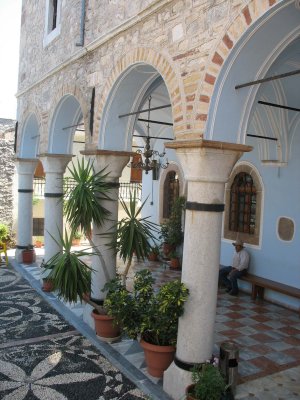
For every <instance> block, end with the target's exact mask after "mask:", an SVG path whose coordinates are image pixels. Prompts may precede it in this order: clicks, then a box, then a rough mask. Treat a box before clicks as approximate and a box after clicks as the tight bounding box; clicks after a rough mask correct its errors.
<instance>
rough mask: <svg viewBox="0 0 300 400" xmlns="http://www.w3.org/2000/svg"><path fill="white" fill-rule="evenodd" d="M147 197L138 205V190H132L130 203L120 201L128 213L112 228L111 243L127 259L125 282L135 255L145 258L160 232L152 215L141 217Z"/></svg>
mask: <svg viewBox="0 0 300 400" xmlns="http://www.w3.org/2000/svg"><path fill="white" fill-rule="evenodd" d="M146 201H147V199H146V200H145V201H144V202H143V203H142V204H141V205H140V206H138V202H137V198H136V192H135V191H134V192H133V194H132V192H130V198H129V205H128V206H127V204H126V203H125V201H124V200H123V199H120V203H121V205H122V207H123V209H124V211H125V213H126V217H124V218H122V219H121V220H120V221H118V222H117V224H116V225H114V226H113V228H112V234H113V240H112V242H111V243H110V246H111V248H113V249H116V251H117V252H118V253H119V255H120V257H121V258H122V260H123V261H124V262H126V261H127V264H126V267H125V271H124V273H123V282H124V283H125V279H126V277H127V274H128V271H129V269H130V266H131V263H132V258H133V255H134V254H135V255H136V257H137V260H138V261H141V260H145V259H146V258H147V257H148V255H149V253H150V252H151V250H152V246H153V242H155V240H156V237H155V235H154V233H155V232H159V229H158V225H157V224H155V223H154V222H151V221H149V218H150V217H141V216H140V214H141V211H142V209H143V207H144V205H145V203H146Z"/></svg>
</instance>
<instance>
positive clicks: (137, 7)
mask: <svg viewBox="0 0 300 400" xmlns="http://www.w3.org/2000/svg"><path fill="white" fill-rule="evenodd" d="M278 2H280V0H277V1H276V0H248V1H245V0H214V1H212V0H153V1H150V0H144V1H140V0H134V1H130V2H128V1H127V0H110V1H108V2H103V1H96V0H87V3H86V4H87V6H86V27H85V47H84V48H81V47H76V42H77V41H78V38H79V32H80V29H79V25H80V4H81V1H80V0H68V1H67V2H66V1H62V5H63V10H62V31H61V35H60V36H59V37H57V38H56V39H55V40H54V41H53V42H51V43H50V44H49V45H48V46H47V47H46V48H43V35H44V19H45V2H42V1H39V2H37V1H35V0H24V1H23V15H22V31H21V50H20V53H21V57H20V74H19V94H18V97H19V118H18V119H19V120H20V129H21V130H22V123H24V120H25V118H26V115H28V114H29V113H30V112H34V111H35V110H37V114H38V115H37V118H38V119H39V120H40V121H41V133H42V135H41V140H40V144H41V147H40V151H41V152H43V151H46V149H47V134H48V131H49V118H51V115H52V113H53V110H54V109H55V107H56V105H57V103H58V101H59V100H60V99H61V97H62V96H63V95H64V94H68V93H71V94H74V95H76V97H77V98H78V99H79V101H80V102H81V104H82V106H83V110H84V119H85V120H86V122H88V110H89V103H90V98H91V88H92V87H95V88H96V99H95V119H96V120H97V125H96V129H97V128H98V127H99V122H100V120H101V113H102V110H103V106H104V104H105V100H106V99H107V95H108V93H109V90H110V89H111V87H112V85H113V82H114V81H115V79H116V77H117V76H118V74H120V73H121V72H123V71H124V70H125V69H126V67H127V66H129V65H132V64H133V63H135V62H139V61H141V60H142V61H144V62H148V63H149V64H151V65H153V66H154V67H155V68H157V69H158V70H159V72H161V74H162V76H163V78H164V80H165V81H166V85H167V87H168V90H169V93H170V97H171V99H170V100H171V102H172V106H173V107H172V112H173V121H174V130H175V134H176V136H177V137H178V135H180V136H181V137H182V138H183V137H187V138H191V139H192V138H199V137H201V136H202V134H203V132H204V129H205V124H206V120H207V115H208V112H209V106H210V99H211V96H212V93H213V89H214V84H215V82H216V79H217V76H218V73H219V71H220V69H221V67H222V65H223V63H224V61H225V60H226V57H227V56H228V54H229V53H230V51H231V49H232V48H233V46H234V44H235V43H236V42H237V41H238V40H239V38H240V37H241V36H242V34H243V33H244V32H245V31H246V30H247V28H248V27H249V26H250V25H251V24H253V23H254V22H255V21H256V20H257V18H259V17H260V16H261V15H263V14H264V13H265V12H266V11H267V10H268V9H269V8H270V7H273V6H274V5H276V3H278ZM129 3H130V4H129ZM95 139H96V138H95Z"/></svg>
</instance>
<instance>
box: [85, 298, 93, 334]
mask: <svg viewBox="0 0 300 400" xmlns="http://www.w3.org/2000/svg"><path fill="white" fill-rule="evenodd" d="M92 311H93V307H92V306H91V305H90V304H87V303H86V304H85V306H84V308H83V322H85V323H86V324H88V326H89V327H90V328H92V329H93V330H95V320H94V318H93V317H92Z"/></svg>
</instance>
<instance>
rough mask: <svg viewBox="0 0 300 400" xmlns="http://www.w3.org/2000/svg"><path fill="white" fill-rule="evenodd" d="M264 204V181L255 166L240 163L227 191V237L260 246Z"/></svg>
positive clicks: (225, 234) (225, 226) (225, 219)
mask: <svg viewBox="0 0 300 400" xmlns="http://www.w3.org/2000/svg"><path fill="white" fill-rule="evenodd" d="M261 207H262V184H261V179H260V177H259V175H258V172H257V171H256V169H255V167H253V166H251V165H250V164H240V165H238V166H237V167H236V168H235V169H234V171H233V172H232V174H231V177H230V179H229V181H228V183H227V185H226V191H225V214H224V238H225V239H230V240H236V238H237V237H238V238H239V239H241V240H243V241H244V242H245V243H249V244H254V245H258V244H259V235H260V218H261Z"/></svg>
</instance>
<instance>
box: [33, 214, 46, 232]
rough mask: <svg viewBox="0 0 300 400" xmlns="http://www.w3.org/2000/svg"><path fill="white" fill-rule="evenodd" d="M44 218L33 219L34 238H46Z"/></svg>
mask: <svg viewBox="0 0 300 400" xmlns="http://www.w3.org/2000/svg"><path fill="white" fill-rule="evenodd" d="M44 221H45V220H44V218H33V236H44Z"/></svg>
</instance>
